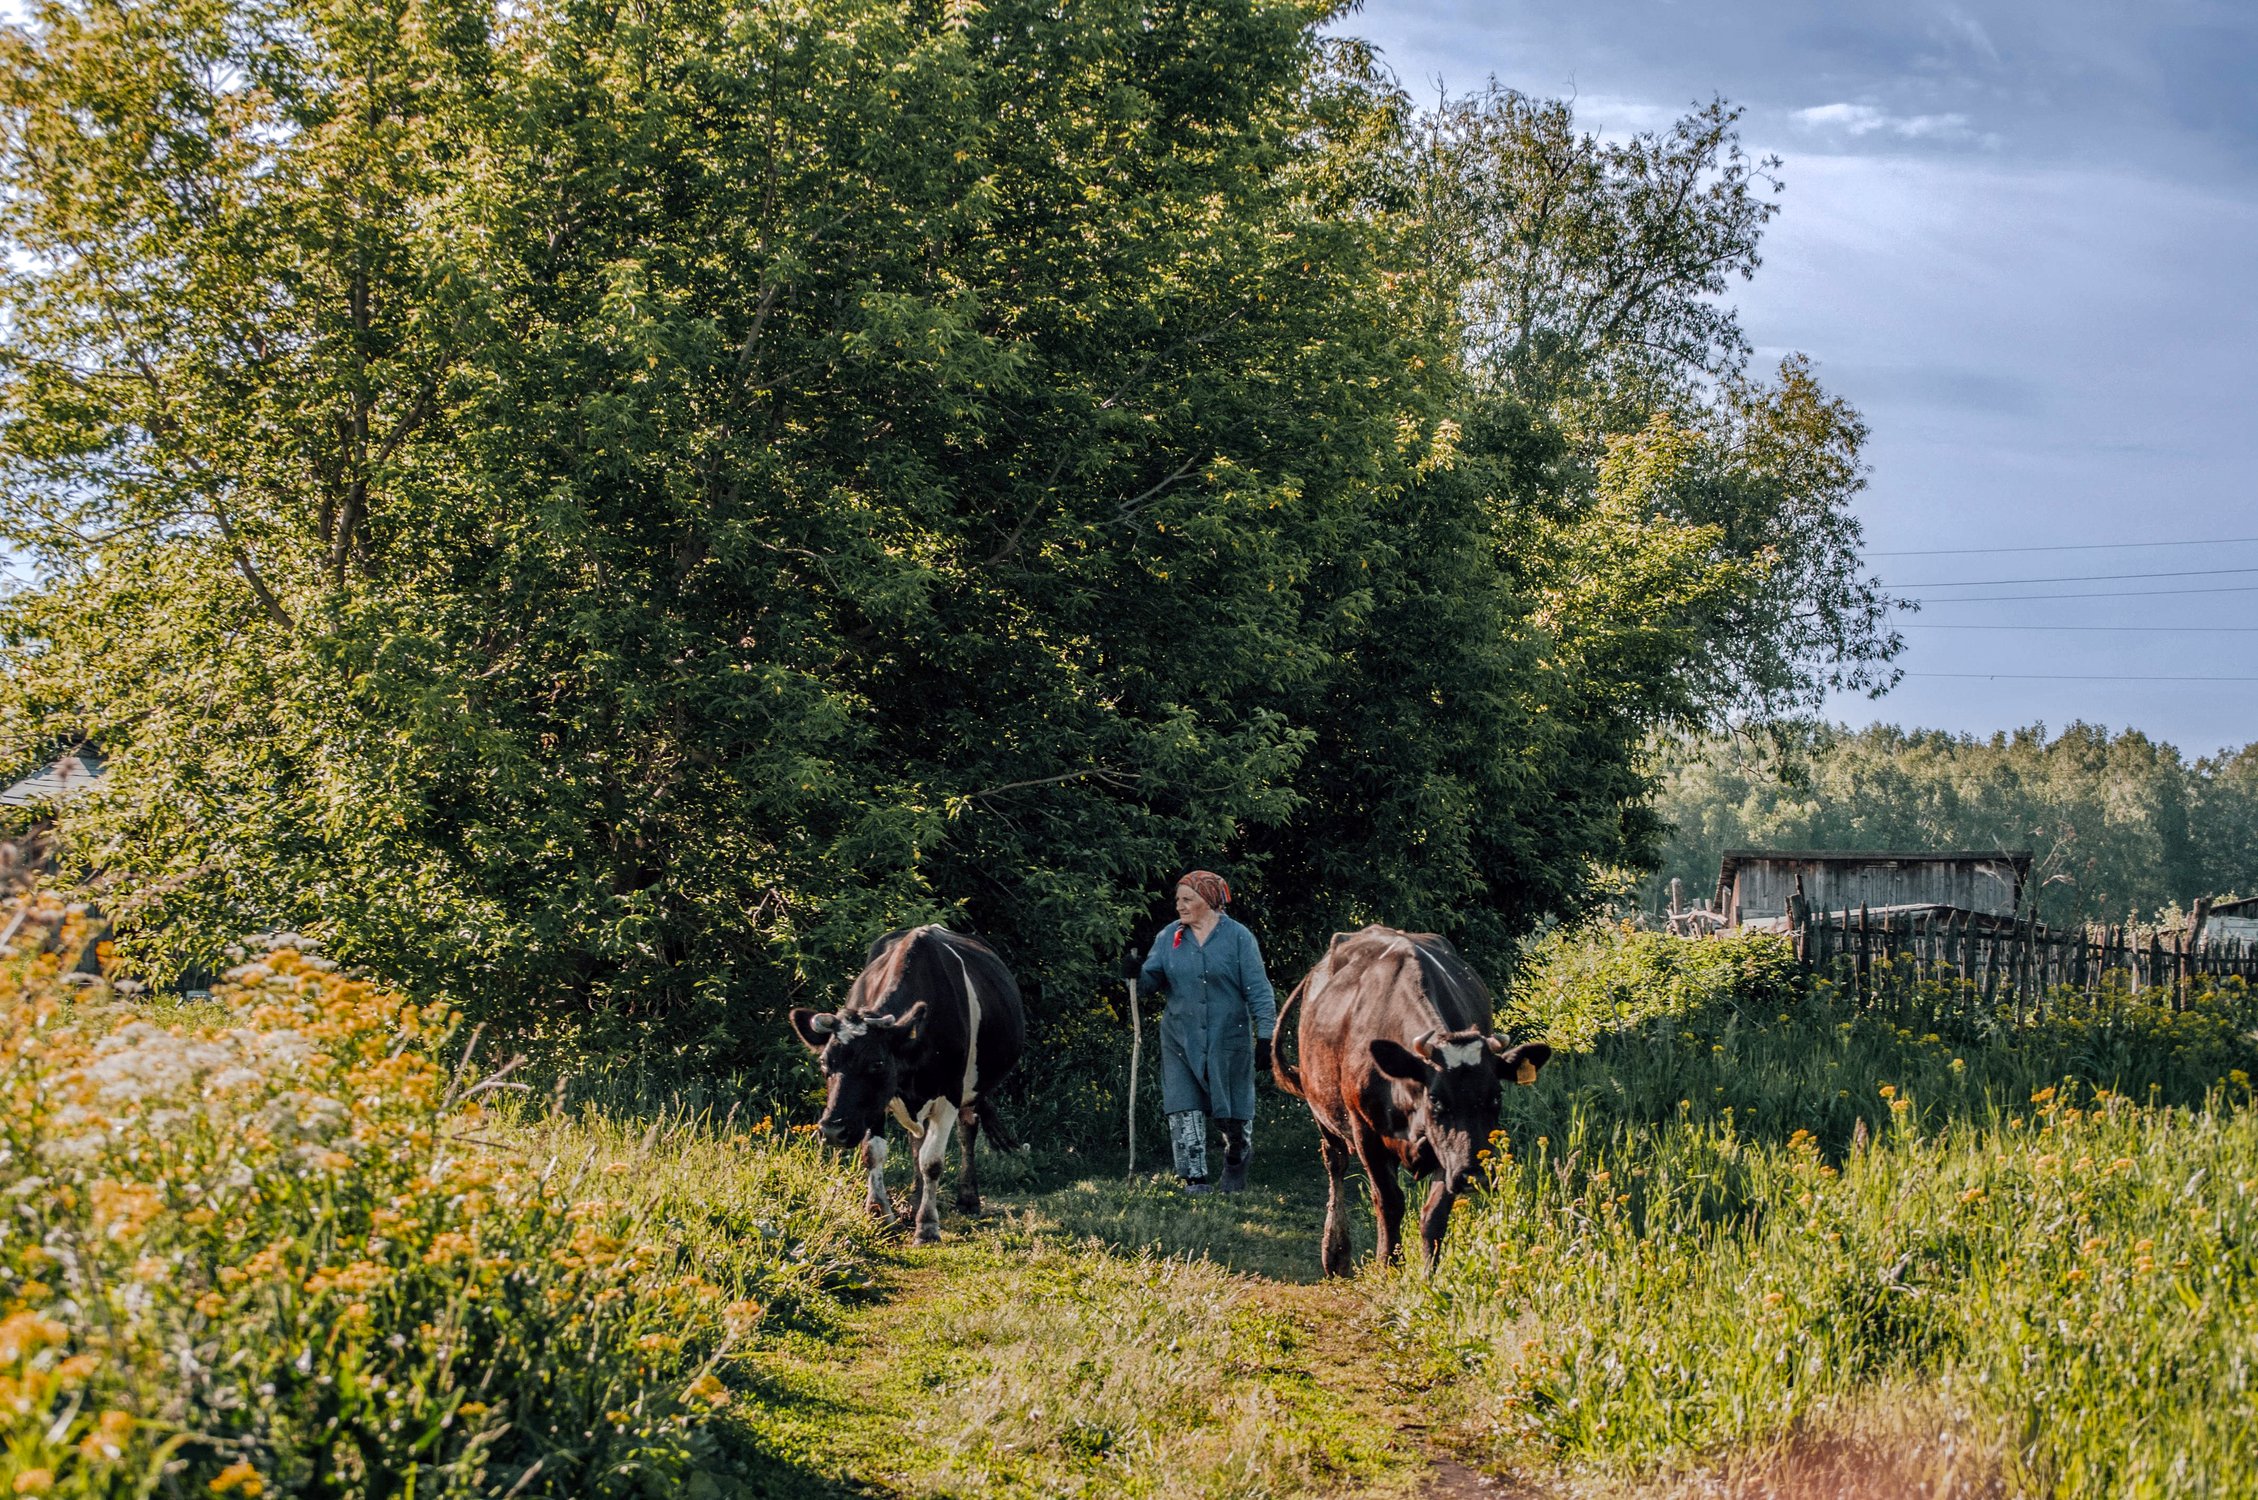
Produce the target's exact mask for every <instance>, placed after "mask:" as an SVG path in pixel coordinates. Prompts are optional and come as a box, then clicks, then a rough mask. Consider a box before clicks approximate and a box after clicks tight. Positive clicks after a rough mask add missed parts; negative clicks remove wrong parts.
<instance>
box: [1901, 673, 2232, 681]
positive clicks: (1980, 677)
mask: <svg viewBox="0 0 2258 1500" xmlns="http://www.w3.org/2000/svg"><path fill="white" fill-rule="evenodd" d="M1905 675H1906V676H1907V677H1966V678H1973V679H1975V680H1977V681H1981V682H1993V681H1997V680H2000V679H2007V680H2011V681H2015V682H2258V677H2158V676H2156V675H2155V674H2154V673H2150V672H1907V673H1906V674H1905Z"/></svg>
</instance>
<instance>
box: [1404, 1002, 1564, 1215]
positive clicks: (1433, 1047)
mask: <svg viewBox="0 0 2258 1500" xmlns="http://www.w3.org/2000/svg"><path fill="white" fill-rule="evenodd" d="M1551 1059H1552V1049H1551V1048H1550V1047H1547V1046H1546V1045H1545V1044H1544V1043H1542V1042H1524V1043H1522V1044H1521V1045H1519V1046H1514V1045H1513V1044H1511V1043H1509V1042H1507V1041H1506V1039H1505V1038H1504V1037H1502V1036H1496V1035H1493V1034H1491V1033H1488V1032H1483V1031H1478V1030H1475V1031H1449V1032H1444V1031H1430V1032H1428V1033H1427V1034H1426V1035H1425V1036H1423V1037H1421V1038H1420V1039H1419V1040H1418V1041H1416V1042H1413V1043H1412V1044H1411V1045H1410V1046H1408V1047H1406V1046H1404V1045H1403V1044H1402V1043H1401V1042H1393V1041H1389V1040H1387V1039H1386V1038H1382V1039H1380V1040H1378V1041H1375V1042H1373V1044H1372V1061H1373V1062H1374V1063H1375V1064H1376V1065H1378V1067H1379V1069H1380V1071H1381V1072H1383V1073H1385V1074H1387V1075H1388V1076H1389V1077H1390V1078H1392V1079H1394V1080H1395V1081H1396V1082H1398V1083H1401V1084H1406V1085H1409V1087H1408V1089H1407V1090H1406V1092H1408V1093H1410V1094H1411V1095H1412V1096H1413V1098H1414V1101H1415V1102H1414V1103H1413V1106H1412V1109H1411V1133H1412V1136H1413V1137H1414V1138H1415V1139H1423V1140H1425V1141H1426V1142H1427V1144H1428V1146H1429V1147H1430V1148H1431V1149H1432V1150H1433V1151H1434V1153H1435V1160H1436V1162H1437V1164H1438V1165H1439V1166H1440V1168H1441V1169H1442V1175H1443V1181H1444V1183H1445V1184H1447V1185H1448V1186H1449V1188H1450V1190H1451V1191H1452V1192H1454V1193H1458V1192H1464V1191H1465V1190H1466V1187H1467V1184H1469V1183H1471V1182H1472V1181H1473V1180H1474V1179H1475V1177H1476V1175H1477V1170H1478V1164H1477V1160H1476V1158H1477V1157H1478V1156H1479V1155H1480V1154H1481V1151H1482V1148H1483V1147H1484V1146H1485V1145H1487V1144H1488V1142H1489V1139H1490V1133H1491V1132H1492V1131H1494V1130H1496V1129H1497V1114H1498V1091H1499V1086H1500V1085H1501V1084H1502V1083H1503V1082H1504V1081H1505V1080H1508V1079H1510V1080H1511V1081H1513V1082H1514V1083H1535V1082H1536V1081H1537V1069H1539V1068H1541V1067H1543V1066H1544V1065H1545V1064H1546V1063H1547V1062H1549V1061H1551Z"/></svg>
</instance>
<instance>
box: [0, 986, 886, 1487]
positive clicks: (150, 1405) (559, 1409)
mask: <svg viewBox="0 0 2258 1500" xmlns="http://www.w3.org/2000/svg"><path fill="white" fill-rule="evenodd" d="M101 988H102V987H101V985H100V984H99V983H97V984H96V985H95V986H93V987H92V988H90V989H89V988H86V987H81V989H80V990H79V991H78V992H77V996H78V998H77V999H75V1000H67V999H64V998H62V994H61V992H62V991H63V989H64V987H63V986H62V985H61V984H60V982H59V980H58V978H57V975H56V972H55V962H54V960H53V958H52V957H39V958H29V959H14V960H10V961H8V962H7V964H6V965H5V966H4V967H0V1087H4V1088H5V1089H6V1091H7V1096H8V1098H9V1101H10V1106H9V1109H8V1111H7V1112H6V1115H5V1120H4V1123H0V1131H4V1146H5V1151H4V1154H0V1192H5V1193H6V1195H7V1198H8V1201H9V1202H10V1203H11V1204H12V1205H14V1207H13V1208H12V1210H11V1212H10V1214H9V1216H8V1219H7V1221H6V1225H5V1227H4V1229H0V1319H4V1322H0V1389H4V1393H5V1394H6V1396H7V1398H8V1404H7V1408H6V1417H5V1432H6V1436H5V1451H4V1452H0V1485H12V1486H13V1489H12V1491H11V1492H12V1493H18V1494H28V1493H39V1492H42V1491H41V1485H42V1484H46V1485H49V1486H52V1487H53V1488H54V1490H55V1492H57V1493H68V1494H83V1495H104V1496H108V1495H118V1496H124V1495H130V1494H147V1493H150V1492H151V1491H150V1488H149V1486H150V1485H153V1484H154V1483H155V1482H156V1479H157V1475H158V1472H159V1470H160V1469H166V1468H167V1466H168V1465H169V1466H173V1467H172V1468H171V1469H170V1470H169V1472H171V1473H172V1475H173V1477H172V1478H171V1479H170V1480H169V1481H167V1483H168V1485H169V1486H174V1487H178V1488H179V1489H181V1490H182V1491H183V1492H195V1493H205V1492H206V1491H207V1488H208V1489H209V1492H211V1493H216V1494H225V1493H229V1492H236V1493H241V1494H244V1495H256V1494H259V1493H262V1492H271V1493H275V1494H282V1495H304V1494H321V1495H340V1496H377V1495H393V1494H421V1495H461V1496H471V1495H477V1496H486V1495H494V1494H500V1493H503V1492H505V1491H508V1492H511V1493H519V1494H532V1495H575V1496H579V1495H650V1494H657V1493H662V1492H664V1493H673V1492H675V1489H676V1487H677V1486H679V1485H681V1484H684V1483H689V1482H692V1481H693V1480H695V1481H696V1483H697V1484H699V1485H702V1486H704V1488H703V1489H702V1490H698V1491H694V1492H702V1493H712V1494H720V1493H725V1492H726V1491H725V1489H724V1488H718V1487H717V1486H726V1485H728V1484H731V1483H734V1482H736V1481H738V1480H741V1479H743V1478H744V1477H745V1476H746V1474H747V1473H748V1472H749V1471H750V1469H751V1468H757V1463H756V1462H755V1458H754V1455H752V1454H751V1453H750V1451H749V1450H747V1449H746V1447H745V1444H744V1441H743V1438H742V1434H741V1433H740V1432H739V1431H738V1429H736V1428H735V1427H733V1426H732V1425H731V1419H730V1418H729V1417H728V1416H727V1412H726V1409H727V1408H728V1407H729V1405H730V1403H731V1402H732V1400H733V1399H734V1398H733V1387H734V1386H735V1384H736V1383H737V1382H739V1381H741V1379H742V1377H743V1375H744V1373H745V1372H744V1367H743V1365H742V1361H741V1359H740V1357H739V1354H737V1353H732V1346H737V1347H738V1348H739V1349H740V1350H741V1349H742V1347H743V1345H744V1342H745V1340H746V1339H747V1338H748V1336H750V1335H752V1334H753V1333H754V1332H755V1330H756V1328H757V1327H758V1326H759V1325H760V1324H761V1323H762V1322H763V1321H764V1320H765V1321H769V1322H772V1323H785V1322H790V1321H792V1320H796V1319H799V1320H804V1319H808V1318H820V1317H823V1316H826V1315H827V1314H828V1312H829V1311H830V1310H831V1309H832V1308H834V1307H835V1306H836V1299H837V1297H838V1296H839V1295H840V1293H841V1292H842V1291H844V1290H846V1289H848V1288H849V1287H852V1286H853V1285H855V1284H857V1283H858V1282H862V1281H866V1280H867V1278H868V1265H869V1262H870V1259H871V1256H872V1255H873V1253H874V1251H875V1243H874V1241H875V1235H876V1231H875V1229H874V1227H873V1226H871V1225H870V1224H869V1223H868V1221H867V1220H866V1219H865V1217H864V1216H863V1215H862V1213H861V1211H860V1208H859V1205H858V1203H857V1201H856V1195H855V1193H854V1192H853V1191H852V1185H851V1184H849V1183H847V1182H846V1181H844V1180H843V1179H842V1177H841V1175H840V1174H839V1173H838V1172H837V1171H836V1169H835V1165H834V1163H833V1162H832V1161H831V1160H830V1158H829V1157H828V1156H827V1154H826V1153H823V1152H820V1151H818V1150H817V1149H815V1148H814V1147H813V1146H812V1145H809V1144H806V1143H804V1142H795V1143H794V1144H790V1145H786V1144H782V1143H780V1142H778V1141H777V1140H776V1139H775V1137H774V1136H773V1134H772V1133H771V1132H770V1130H769V1127H768V1125H767V1122H765V1121H764V1122H761V1123H760V1125H758V1126H757V1127H756V1128H755V1130H754V1131H753V1133H752V1138H751V1140H750V1141H749V1142H745V1143H741V1144H739V1145H737V1146H735V1147H725V1146H723V1145H722V1144H721V1143H720V1142H718V1141H715V1140H714V1139H712V1137H711V1136H710V1134H708V1133H706V1132H702V1131H701V1130H699V1129H698V1128H697V1127H696V1126H695V1124H694V1123H691V1122H684V1121H679V1120H678V1121H674V1122H662V1123H661V1124H658V1125H653V1126H652V1127H651V1128H649V1129H648V1130H635V1131H633V1132H629V1131H626V1130H622V1129H615V1128H608V1127H605V1126H603V1125H600V1124H576V1123H573V1122H569V1121H566V1120H562V1119H555V1118H552V1119H549V1120H545V1121H540V1122H537V1123H526V1124H513V1123H512V1122H511V1121H510V1120H509V1119H508V1118H507V1117H506V1115H504V1116H496V1115H494V1114H492V1113H490V1112H489V1111H488V1109H487V1108H485V1106H487V1105H490V1104H491V1103H492V1101H493V1100H494V1098H495V1097H496V1096H497V1093H498V1091H499V1087H500V1086H499V1085H495V1084H491V1083H489V1084H479V1083H474V1082H472V1078H473V1077H474V1076H475V1075H470V1074H466V1073H465V1072H464V1071H463V1069H462V1068H460V1067H458V1068H456V1069H455V1070H453V1071H452V1073H450V1070H449V1069H448V1068H447V1067H446V1066H444V1065H443V1064H442V1063H441V1062H440V1060H439V1058H438V1057H437V1055H436V1054H437V1052H438V1051H439V1050H440V1049H441V1048H442V1047H443V1046H444V1045H445V1043H446V1041H447V1038H448V1036H449V1033H450V1031H451V1029H452V1020H453V1018H452V1017H451V1016H449V1015H448V1014H447V1013H445V1012H444V1011H443V1010H442V1009H440V1008H437V1007H429V1008H418V1007H416V1006H414V1005H412V1004H408V1003H405V1002H403V1001H401V1000H399V999H398V998H397V997H394V996H388V995H384V994H381V993H378V992H375V991H373V990H371V989H370V988H369V987H368V986H366V985H364V984H360V983H357V982H349V981H346V980H344V979H342V978H341V977H339V976H338V975H337V974H336V973H335V972H334V971H333V969H332V967H331V966H328V965H326V964H325V963H324V962H323V961H322V960H318V959H313V958H308V957H306V956H304V955H302V954H300V953H298V952H296V951H293V950H284V951H280V952H277V953H274V954H271V955H269V956H268V957H266V958H265V959H263V960H261V961H259V962H256V963H252V964H248V965H245V966H243V967H242V968H241V969H239V970H238V971H237V973H236V975H235V978H234V981H233V983H231V984H229V985H227V986H224V987H223V988H222V990H221V992H220V994H219V997H218V999H217V1001H216V1002H215V1003H214V1004H213V1005H210V1006H206V1007H201V1008H200V1010H201V1011H202V1012H204V1013H201V1014H199V1013H198V1012H196V1011H189V1010H183V1011H181V1012H180V1013H179V1014H178V1015H177V1016H174V1017H169V1018H168V1017H162V1016H160V1017H158V1018H157V1019H170V1020H171V1021H172V1024H170V1025H169V1026H160V1025H159V1024H156V1019H152V1018H151V1017H150V1016H149V1015H147V1014H144V1013H143V1012H141V1011H140V1010H139V1009H138V1008H133V1007H128V1006H125V1005H114V1004H113V1005H104V1004H99V1003H96V997H98V996H99V995H100V993H101ZM468 1060H469V1059H468V1057H467V1056H466V1057H465V1058H464V1059H463V1062H464V1063H466V1064H467V1062H468ZM40 1476H44V1477H43V1478H42V1477H40ZM700 1476H703V1477H702V1478H701V1477H700Z"/></svg>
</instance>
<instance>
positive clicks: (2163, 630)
mask: <svg viewBox="0 0 2258 1500" xmlns="http://www.w3.org/2000/svg"><path fill="white" fill-rule="evenodd" d="M1894 628H1895V629H1898V630H2090V631H2104V632H2108V633H2111V634H2114V633H2117V632H2119V631H2140V632H2142V633H2143V634H2149V635H2166V634H2169V635H2258V625H1988V624H1987V625H1924V624H1916V623H1914V622H1912V621H1910V620H1909V621H1907V622H1905V623H1904V624H1902V625H1898V626H1896V627H1894Z"/></svg>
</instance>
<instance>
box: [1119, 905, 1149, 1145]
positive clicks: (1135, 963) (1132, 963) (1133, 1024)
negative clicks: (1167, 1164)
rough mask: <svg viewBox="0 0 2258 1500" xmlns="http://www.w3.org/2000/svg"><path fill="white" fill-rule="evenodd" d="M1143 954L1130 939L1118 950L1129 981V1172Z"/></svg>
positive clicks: (1141, 1049)
mask: <svg viewBox="0 0 2258 1500" xmlns="http://www.w3.org/2000/svg"><path fill="white" fill-rule="evenodd" d="M1143 968H1144V965H1143V955H1141V954H1140V953H1138V952H1137V945H1136V943H1135V942H1131V943H1130V945H1129V946H1128V947H1127V948H1125V949H1123V950H1122V953H1121V977H1122V978H1123V979H1125V980H1127V981H1128V984H1129V1175H1130V1176H1131V1177H1134V1176H1136V1175H1137V1065H1138V1064H1139V1063H1140V1062H1142V1061H1143V1060H1144V1056H1145V1026H1144V1018H1143V1017H1141V1016H1140V1015H1138V1013H1137V978H1138V975H1139V974H1141V973H1142V972H1143Z"/></svg>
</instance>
